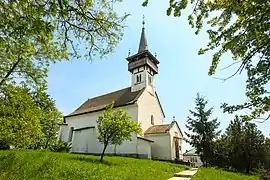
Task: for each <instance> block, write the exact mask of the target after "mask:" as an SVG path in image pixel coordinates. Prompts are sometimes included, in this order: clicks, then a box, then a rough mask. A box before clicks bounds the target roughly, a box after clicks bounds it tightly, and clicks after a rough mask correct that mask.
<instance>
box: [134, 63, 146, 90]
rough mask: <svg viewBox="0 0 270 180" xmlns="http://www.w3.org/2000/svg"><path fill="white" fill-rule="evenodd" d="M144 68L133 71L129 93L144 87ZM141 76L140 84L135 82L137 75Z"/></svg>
mask: <svg viewBox="0 0 270 180" xmlns="http://www.w3.org/2000/svg"><path fill="white" fill-rule="evenodd" d="M143 68H144V67H140V69H139V68H137V69H134V70H133V73H132V75H131V91H132V92H134V91H139V90H141V89H143V88H144V87H146V85H147V84H146V83H147V82H146V71H143ZM135 72H136V73H135ZM139 74H141V82H139V83H138V82H137V75H139Z"/></svg>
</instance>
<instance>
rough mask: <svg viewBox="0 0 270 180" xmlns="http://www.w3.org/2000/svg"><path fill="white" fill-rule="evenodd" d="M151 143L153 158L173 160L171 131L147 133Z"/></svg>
mask: <svg viewBox="0 0 270 180" xmlns="http://www.w3.org/2000/svg"><path fill="white" fill-rule="evenodd" d="M145 137H146V138H147V139H150V140H153V141H154V143H151V154H152V158H153V159H161V160H171V142H170V140H171V137H170V134H169V133H162V134H149V135H145Z"/></svg>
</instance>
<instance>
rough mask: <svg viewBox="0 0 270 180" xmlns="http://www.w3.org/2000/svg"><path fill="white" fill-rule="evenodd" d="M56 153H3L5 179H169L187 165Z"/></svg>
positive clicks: (1, 171) (0, 161) (1, 170)
mask: <svg viewBox="0 0 270 180" xmlns="http://www.w3.org/2000/svg"><path fill="white" fill-rule="evenodd" d="M104 160H105V161H104V163H100V162H99V157H98V156H90V155H76V154H68V153H53V152H48V151H0V179H1V180H22V179H23V180H39V179H50V180H52V179H57V180H58V179H59V180H61V179H65V180H71V179H78V180H83V179H98V180H107V179H119V180H120V179H121V180H125V179H126V180H132V179H138V180H159V179H160V180H166V179H168V178H170V177H172V176H173V174H174V173H176V172H179V171H183V170H184V168H185V166H181V165H176V164H171V163H167V162H158V161H151V160H144V159H135V158H124V157H113V156H111V157H110V156H105V159H104Z"/></svg>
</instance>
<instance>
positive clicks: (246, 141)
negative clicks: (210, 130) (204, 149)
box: [213, 116, 267, 173]
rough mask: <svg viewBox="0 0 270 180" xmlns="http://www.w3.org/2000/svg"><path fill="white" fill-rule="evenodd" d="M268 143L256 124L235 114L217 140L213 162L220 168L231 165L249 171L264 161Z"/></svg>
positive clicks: (230, 166)
mask: <svg viewBox="0 0 270 180" xmlns="http://www.w3.org/2000/svg"><path fill="white" fill-rule="evenodd" d="M266 143H267V141H265V138H264V136H263V134H262V132H261V131H260V130H258V129H257V126H256V125H255V124H253V123H250V122H244V121H243V119H241V118H240V117H238V116H235V119H234V120H232V121H231V122H230V124H229V126H228V127H227V129H226V132H225V133H224V134H223V135H222V137H221V138H220V139H218V140H217V141H216V142H215V148H214V149H215V150H214V151H215V153H214V157H215V158H214V159H215V160H214V162H213V163H214V165H216V166H218V167H220V168H224V167H226V168H228V167H229V168H234V169H236V170H237V171H242V172H246V173H249V171H251V170H255V168H258V166H259V163H262V164H263V163H264V161H265V156H266V155H267V154H264V153H265V151H264V148H265V147H264V146H265V144H266Z"/></svg>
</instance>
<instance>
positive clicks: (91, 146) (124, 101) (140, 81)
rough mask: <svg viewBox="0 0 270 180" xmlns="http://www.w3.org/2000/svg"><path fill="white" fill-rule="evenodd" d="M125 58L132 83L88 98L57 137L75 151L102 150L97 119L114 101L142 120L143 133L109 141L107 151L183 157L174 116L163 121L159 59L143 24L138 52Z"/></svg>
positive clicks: (136, 118) (179, 133)
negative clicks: (158, 88) (158, 84)
mask: <svg viewBox="0 0 270 180" xmlns="http://www.w3.org/2000/svg"><path fill="white" fill-rule="evenodd" d="M143 25H144V22H143ZM126 59H127V61H128V70H129V72H130V73H131V86H130V87H127V88H124V89H120V90H118V91H115V92H111V93H108V94H104V95H101V96H98V97H94V98H90V99H88V100H86V101H85V102H84V103H83V104H82V105H81V106H80V107H78V108H77V109H76V110H75V111H74V112H72V113H71V114H69V115H67V116H65V117H64V124H61V125H60V131H59V136H58V139H59V140H60V141H65V142H71V143H72V149H71V152H73V153H88V154H100V153H101V152H102V149H103V144H101V143H100V142H99V141H98V139H97V135H98V132H97V131H98V129H97V123H96V120H97V119H98V116H99V115H101V114H102V113H103V112H104V110H105V108H106V106H108V105H109V104H111V103H112V101H114V107H115V108H122V109H123V110H124V111H126V112H127V113H128V115H129V116H130V117H131V118H132V120H133V121H135V122H137V123H139V124H141V128H142V130H143V135H142V136H140V135H136V134H133V136H132V141H126V142H124V143H123V144H121V145H119V146H114V145H110V146H108V147H107V149H106V152H105V154H116V155H123V156H134V157H143V158H149V159H160V160H178V159H182V158H183V157H182V138H183V134H182V132H181V130H180V127H179V126H178V124H177V122H176V121H175V120H173V121H172V122H171V123H169V124H164V118H165V114H164V111H163V109H162V106H161V103H160V101H159V98H158V95H157V92H156V91H155V86H154V77H155V75H157V74H158V64H159V61H158V60H157V58H156V57H155V56H154V55H153V54H152V53H151V52H150V51H149V50H148V47H147V41H146V35H145V28H144V27H143V28H142V32H141V39H140V44H139V50H138V53H136V54H135V55H132V56H129V57H127V58H126Z"/></svg>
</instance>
